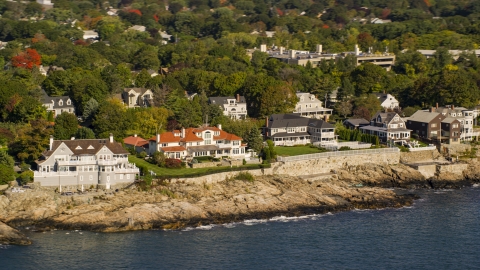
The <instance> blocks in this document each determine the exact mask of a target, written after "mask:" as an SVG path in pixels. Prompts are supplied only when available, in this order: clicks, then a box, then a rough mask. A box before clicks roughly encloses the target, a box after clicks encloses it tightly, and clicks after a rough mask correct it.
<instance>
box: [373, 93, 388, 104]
mask: <svg viewBox="0 0 480 270" xmlns="http://www.w3.org/2000/svg"><path fill="white" fill-rule="evenodd" d="M375 96H376V97H377V98H378V99H379V100H380V103H383V102H384V101H385V100H387V98H388V94H383V93H376V94H375Z"/></svg>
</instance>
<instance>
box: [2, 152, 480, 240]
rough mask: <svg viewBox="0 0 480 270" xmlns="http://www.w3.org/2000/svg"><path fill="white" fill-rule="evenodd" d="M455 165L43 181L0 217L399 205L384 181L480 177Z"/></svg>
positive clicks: (130, 217) (20, 221)
mask: <svg viewBox="0 0 480 270" xmlns="http://www.w3.org/2000/svg"><path fill="white" fill-rule="evenodd" d="M462 166H464V167H465V165H462ZM458 168H459V167H458V166H457V167H453V166H452V167H451V168H450V167H449V168H446V169H445V171H444V172H441V174H438V175H436V176H435V177H434V178H429V179H426V178H425V177H424V176H423V175H422V174H421V173H420V172H419V171H417V170H415V169H413V168H411V167H409V166H406V165H402V164H395V165H387V164H383V165H382V164H363V165H356V166H354V165H350V166H349V165H345V166H344V167H343V168H341V169H337V170H333V171H332V173H331V174H319V175H312V176H302V177H292V176H287V175H273V176H272V175H271V176H261V177H257V178H256V179H255V181H252V182H250V181H242V180H228V179H226V180H224V181H221V182H217V183H207V182H201V183H192V182H181V181H179V182H155V184H154V185H153V186H152V188H151V189H149V190H148V191H139V190H140V189H142V187H133V188H132V189H126V190H122V191H119V192H108V193H106V192H104V191H97V192H91V193H87V194H82V195H75V196H60V195H59V194H57V193H54V192H53V191H49V190H47V189H42V188H35V189H33V190H27V191H25V192H24V193H9V192H8V191H7V192H6V196H0V220H1V221H3V222H4V223H6V224H8V225H10V226H15V227H18V226H31V227H33V228H34V229H35V230H40V231H41V230H49V229H54V228H56V229H83V230H91V231H103V232H118V231H128V230H145V229H155V228H163V229H177V228H182V227H185V226H199V225H205V224H211V223H229V222H236V221H243V220H245V219H264V218H271V217H274V216H279V215H285V216H297V215H305V214H314V213H325V212H333V211H346V210H350V209H353V208H384V207H400V206H403V205H409V204H411V203H412V202H413V199H414V198H415V196H413V195H397V194H396V193H395V192H394V191H393V190H389V189H385V188H392V187H399V188H408V189H412V188H444V187H449V188H450V187H461V186H462V185H465V184H466V183H472V182H475V181H478V179H480V166H478V163H476V162H474V161H471V163H470V164H469V165H468V169H467V170H465V171H463V172H461V173H460V174H458V173H453V171H454V169H457V170H458ZM448 170H450V172H452V173H451V175H450V172H449V171H448ZM10 229H11V228H10ZM12 230H13V229H12ZM11 232H15V230H13V231H11ZM9 235H10V234H9ZM12 239H13V238H12ZM19 239H22V238H19ZM19 243H21V242H19ZM25 243H26V242H25Z"/></svg>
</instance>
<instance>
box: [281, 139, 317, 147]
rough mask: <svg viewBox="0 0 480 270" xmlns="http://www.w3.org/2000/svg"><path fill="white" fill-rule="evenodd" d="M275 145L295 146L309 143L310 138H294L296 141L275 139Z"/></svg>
mask: <svg viewBox="0 0 480 270" xmlns="http://www.w3.org/2000/svg"><path fill="white" fill-rule="evenodd" d="M273 143H274V144H275V146H294V145H301V144H308V143H310V140H294V141H274V142H273Z"/></svg>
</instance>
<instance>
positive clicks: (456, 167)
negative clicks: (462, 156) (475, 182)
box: [437, 163, 468, 175]
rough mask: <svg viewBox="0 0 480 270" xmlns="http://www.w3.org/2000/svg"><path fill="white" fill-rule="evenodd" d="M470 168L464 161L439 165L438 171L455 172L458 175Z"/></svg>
mask: <svg viewBox="0 0 480 270" xmlns="http://www.w3.org/2000/svg"><path fill="white" fill-rule="evenodd" d="M466 169H468V164H464V163H456V164H448V165H437V173H438V174H442V173H446V172H449V173H453V174H458V175H463V171H465V170H466Z"/></svg>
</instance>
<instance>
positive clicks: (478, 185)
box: [472, 184, 480, 188]
mask: <svg viewBox="0 0 480 270" xmlns="http://www.w3.org/2000/svg"><path fill="white" fill-rule="evenodd" d="M472 187H474V188H478V187H480V184H473V185H472Z"/></svg>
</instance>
